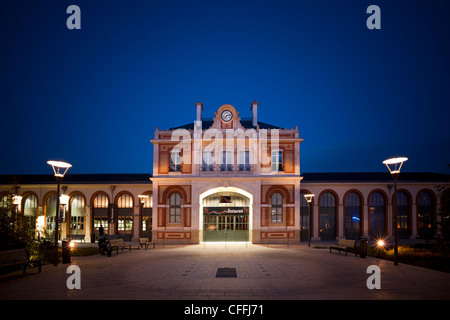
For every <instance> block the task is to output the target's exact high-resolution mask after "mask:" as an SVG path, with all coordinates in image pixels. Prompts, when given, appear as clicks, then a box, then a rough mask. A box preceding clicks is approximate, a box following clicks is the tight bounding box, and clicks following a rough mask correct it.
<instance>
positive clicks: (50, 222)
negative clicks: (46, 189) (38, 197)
mask: <svg viewBox="0 0 450 320" xmlns="http://www.w3.org/2000/svg"><path fill="white" fill-rule="evenodd" d="M55 216H56V193H53V194H52V195H50V196H49V197H48V198H47V200H46V202H45V217H46V229H47V230H48V231H54V230H55Z"/></svg>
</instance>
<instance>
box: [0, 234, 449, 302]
mask: <svg viewBox="0 0 450 320" xmlns="http://www.w3.org/2000/svg"><path fill="white" fill-rule="evenodd" d="M72 264H74V265H77V266H78V267H79V268H80V280H81V281H80V283H81V289H68V287H67V284H66V282H67V279H68V278H69V277H70V276H71V274H69V273H67V268H68V266H69V264H59V265H58V266H53V265H45V266H43V267H42V272H41V273H36V271H37V270H36V268H33V269H31V270H29V272H28V274H27V275H25V276H22V275H20V273H17V274H15V275H10V276H9V277H5V276H3V277H2V279H0V298H1V299H2V300H8V299H12V300H19V299H32V300H37V299H45V300H48V299H50V300H51V299H58V300H61V299H64V300H65V299H68V300H96V299H122V300H129V299H151V300H242V301H244V300H293V299H302V300H304V299H310V300H311V299H312V300H316V299H320V300H323V299H331V300H342V299H345V300H347V299H358V300H361V299H362V300H366V299H367V300H380V299H381V300H391V299H402V300H413V299H449V298H450V274H448V273H444V272H439V271H433V270H429V269H425V268H420V267H415V266H410V265H405V264H399V266H397V267H396V266H394V265H393V262H391V261H384V260H380V259H375V258H370V257H367V258H365V259H362V258H360V257H359V256H358V257H355V256H354V254H348V256H345V255H344V253H338V252H337V251H333V252H332V253H330V252H329V250H328V249H315V248H313V245H311V248H309V247H308V246H306V245H289V246H288V245H253V244H249V243H216V244H214V243H206V244H199V245H190V246H161V245H157V246H156V248H155V249H150V248H149V249H147V250H143V249H141V250H137V249H136V246H134V247H133V249H132V250H131V251H128V250H125V251H124V252H119V254H116V253H115V252H114V253H113V255H112V257H106V256H100V255H94V256H85V257H72ZM371 265H376V266H379V268H380V271H381V272H380V280H381V288H380V289H372V290H370V289H368V287H367V280H368V278H369V277H370V276H371V274H369V273H367V269H368V267H369V266H371ZM218 268H235V270H236V277H234V278H218V277H216V273H217V270H218Z"/></svg>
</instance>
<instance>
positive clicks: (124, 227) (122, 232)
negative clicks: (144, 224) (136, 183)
mask: <svg viewBox="0 0 450 320" xmlns="http://www.w3.org/2000/svg"><path fill="white" fill-rule="evenodd" d="M117 231H118V233H119V236H120V237H121V238H123V239H124V241H131V237H132V234H133V198H132V197H131V195H129V194H128V193H124V194H122V195H121V196H120V197H119V198H118V199H117Z"/></svg>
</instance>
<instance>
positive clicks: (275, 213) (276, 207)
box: [271, 192, 283, 222]
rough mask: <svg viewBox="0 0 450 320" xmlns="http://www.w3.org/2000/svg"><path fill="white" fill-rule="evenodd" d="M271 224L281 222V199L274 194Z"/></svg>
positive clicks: (276, 193) (278, 194) (279, 195)
mask: <svg viewBox="0 0 450 320" xmlns="http://www.w3.org/2000/svg"><path fill="white" fill-rule="evenodd" d="M271 212H272V222H283V197H282V196H281V194H280V193H278V192H275V193H274V194H273V195H272V210H271Z"/></svg>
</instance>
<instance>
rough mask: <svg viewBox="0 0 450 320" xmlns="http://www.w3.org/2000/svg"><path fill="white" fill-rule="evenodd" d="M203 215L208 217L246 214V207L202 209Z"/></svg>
mask: <svg viewBox="0 0 450 320" xmlns="http://www.w3.org/2000/svg"><path fill="white" fill-rule="evenodd" d="M203 214H209V215H226V214H248V207H203Z"/></svg>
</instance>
